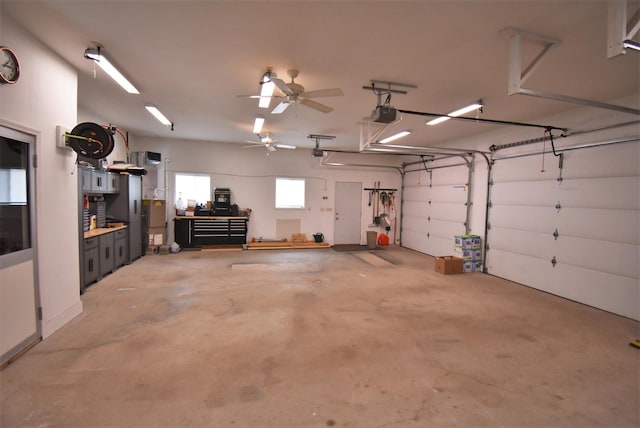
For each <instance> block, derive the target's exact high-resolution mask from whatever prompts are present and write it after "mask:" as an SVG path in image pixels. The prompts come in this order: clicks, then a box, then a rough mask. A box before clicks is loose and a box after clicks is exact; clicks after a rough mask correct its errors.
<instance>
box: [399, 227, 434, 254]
mask: <svg viewBox="0 0 640 428" xmlns="http://www.w3.org/2000/svg"><path fill="white" fill-rule="evenodd" d="M402 245H403V246H405V247H407V248H411V249H413V250H416V251H420V252H421V253H425V254H430V252H429V240H428V239H427V236H426V234H420V233H418V232H415V231H414V232H410V231H407V233H406V234H405V233H404V232H403V234H402Z"/></svg>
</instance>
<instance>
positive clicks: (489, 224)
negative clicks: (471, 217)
mask: <svg viewBox="0 0 640 428" xmlns="http://www.w3.org/2000/svg"><path fill="white" fill-rule="evenodd" d="M487 230H491V223H489V222H487Z"/></svg>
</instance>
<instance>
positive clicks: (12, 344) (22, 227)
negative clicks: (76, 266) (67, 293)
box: [0, 126, 40, 364]
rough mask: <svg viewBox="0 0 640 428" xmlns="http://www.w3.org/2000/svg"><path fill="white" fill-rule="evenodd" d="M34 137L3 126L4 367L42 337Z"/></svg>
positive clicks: (0, 324)
mask: <svg viewBox="0 0 640 428" xmlns="http://www.w3.org/2000/svg"><path fill="white" fill-rule="evenodd" d="M34 147H35V138H34V136H33V135H28V134H24V133H22V132H19V131H15V130H13V129H9V128H5V127H3V126H0V364H4V363H5V362H7V361H9V360H10V359H11V358H12V357H13V356H15V355H16V354H17V353H19V352H20V351H21V350H22V349H24V348H25V347H27V346H29V345H30V344H31V343H33V342H34V341H36V340H39V338H40V325H39V322H38V315H37V308H38V295H37V291H36V268H35V266H36V264H35V251H34V248H33V243H34V241H35V237H34V227H33V226H32V225H33V223H34V222H35V218H34V217H33V215H34V212H35V210H34V208H35V207H34V201H35V198H34V197H33V194H34V193H33V183H34V180H33V170H32V166H31V159H32V153H33V150H34Z"/></svg>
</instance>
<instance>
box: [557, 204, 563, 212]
mask: <svg viewBox="0 0 640 428" xmlns="http://www.w3.org/2000/svg"><path fill="white" fill-rule="evenodd" d="M561 208H562V205H560V201H558V203H557V204H556V211H557V212H560V209H561Z"/></svg>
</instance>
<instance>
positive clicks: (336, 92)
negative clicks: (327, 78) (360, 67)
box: [302, 88, 344, 98]
mask: <svg viewBox="0 0 640 428" xmlns="http://www.w3.org/2000/svg"><path fill="white" fill-rule="evenodd" d="M343 95H344V93H343V92H342V89H340V88H331V89H319V90H317V91H307V92H304V93H303V94H302V96H303V97H305V98H319V97H341V96H343Z"/></svg>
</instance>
